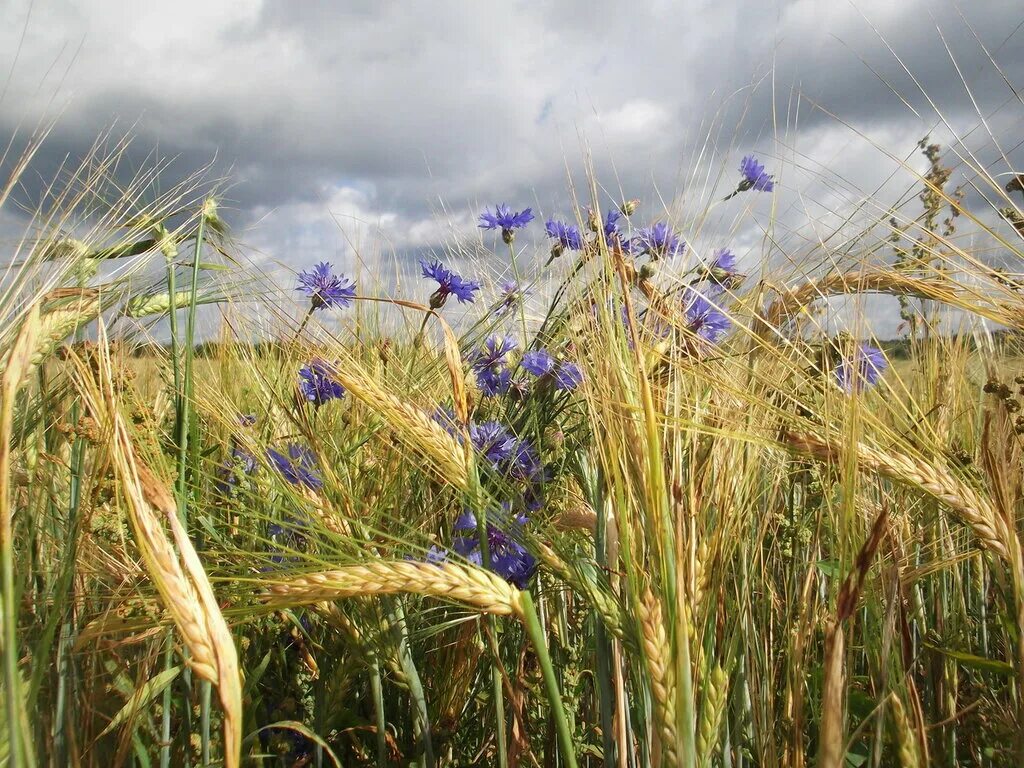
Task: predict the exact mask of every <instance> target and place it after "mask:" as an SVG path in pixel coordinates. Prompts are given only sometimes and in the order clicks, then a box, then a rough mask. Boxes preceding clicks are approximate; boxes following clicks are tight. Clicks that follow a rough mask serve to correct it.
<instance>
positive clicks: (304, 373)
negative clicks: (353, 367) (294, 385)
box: [299, 358, 345, 407]
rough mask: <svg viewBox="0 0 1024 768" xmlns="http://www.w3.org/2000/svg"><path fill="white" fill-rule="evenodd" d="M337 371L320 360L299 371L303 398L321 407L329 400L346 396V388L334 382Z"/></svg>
mask: <svg viewBox="0 0 1024 768" xmlns="http://www.w3.org/2000/svg"><path fill="white" fill-rule="evenodd" d="M334 374H335V369H334V366H332V365H330V364H329V363H325V362H324V361H323V360H320V359H319V358H317V359H315V360H312V361H310V362H309V363H307V364H306V365H304V366H303V367H302V368H300V369H299V392H300V393H301V394H302V397H303V398H305V399H306V400H308V401H309V402H311V403H313V405H316V406H318V407H319V406H321V405H323V404H324V403H326V402H328V401H329V400H335V399H338V398H342V397H344V396H345V388H344V387H343V386H341V384H339V383H338V382H337V381H335V380H334Z"/></svg>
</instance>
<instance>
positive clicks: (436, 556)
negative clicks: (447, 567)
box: [424, 544, 448, 565]
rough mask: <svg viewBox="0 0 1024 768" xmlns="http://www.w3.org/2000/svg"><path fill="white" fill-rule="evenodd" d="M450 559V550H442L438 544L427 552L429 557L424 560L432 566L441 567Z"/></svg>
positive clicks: (433, 545)
mask: <svg viewBox="0 0 1024 768" xmlns="http://www.w3.org/2000/svg"><path fill="white" fill-rule="evenodd" d="M447 559H448V550H447V549H442V548H441V547H439V546H437V544H432V545H431V546H430V549H428V550H427V555H426V557H425V558H424V560H425V561H426V562H428V563H430V564H431V565H440V564H441V563H443V562H445V561H446V560H447Z"/></svg>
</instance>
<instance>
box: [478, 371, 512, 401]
mask: <svg viewBox="0 0 1024 768" xmlns="http://www.w3.org/2000/svg"><path fill="white" fill-rule="evenodd" d="M511 383H512V372H511V371H510V370H509V369H508V368H481V369H478V370H477V372H476V384H477V386H478V387H480V392H481V393H482V394H483V396H484V397H497V396H498V395H504V394H505V393H506V392H508V388H509V385H510V384H511Z"/></svg>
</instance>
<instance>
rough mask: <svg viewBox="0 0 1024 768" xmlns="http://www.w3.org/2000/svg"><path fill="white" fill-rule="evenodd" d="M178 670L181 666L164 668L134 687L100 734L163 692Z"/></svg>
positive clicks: (105, 732) (107, 731)
mask: <svg viewBox="0 0 1024 768" xmlns="http://www.w3.org/2000/svg"><path fill="white" fill-rule="evenodd" d="M179 672H181V667H171V668H170V669H165V670H164V671H163V672H161V673H160V674H159V675H157V676H156V677H154V678H151V679H150V680H148V681H146V683H145V684H143V686H142V687H141V688H138V689H136V691H135V693H133V694H132V695H131V697H130V698H129V699H128V701H126V702H125V705H124V706H123V707H121V711H120V712H118V713H117V714H116V715H114V719H113V720H111V721H110V722H109V723H107V727H106V728H104V729H103V732H102V733H101V734H100V736H106V735H107V734H108V733H110V732H111V731H112V730H114V729H115V728H116V727H117V726H119V725H120V724H121V723H123V722H124V721H125V720H127V719H128V718H130V717H134V716H135V714H136V713H137V712H139V711H141V710H143V709H145V708H146V707H147V706H149V704H150V702H152V701H153V699H155V698H156V697H157V696H159V695H160V694H161V693H163V691H164V688H166V687H167V686H168V685H170V684H171V682H172V681H173V680H174V678H176V677H177V676H178V673H179Z"/></svg>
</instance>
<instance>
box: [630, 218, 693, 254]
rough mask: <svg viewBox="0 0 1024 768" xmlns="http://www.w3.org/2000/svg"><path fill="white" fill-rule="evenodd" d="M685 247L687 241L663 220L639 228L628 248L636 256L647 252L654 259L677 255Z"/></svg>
mask: <svg viewBox="0 0 1024 768" xmlns="http://www.w3.org/2000/svg"><path fill="white" fill-rule="evenodd" d="M685 249H686V243H684V242H683V241H682V239H680V237H679V235H677V234H676V233H675V232H673V231H672V230H671V229H669V226H668V224H666V223H665V222H663V221H659V222H658V223H657V224H655V225H654V226H653V227H644V228H643V229H640V230H638V231H637V233H636V234H635V235H634V236H633V238H632V239H631V240H630V241H629V247H628V248H626V250H628V251H629V253H631V254H632V255H634V256H641V255H643V254H647V255H648V256H650V257H651V258H652V259H660V258H669V257H672V256H676V255H678V254H680V253H682V252H683V251H684V250H685Z"/></svg>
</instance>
